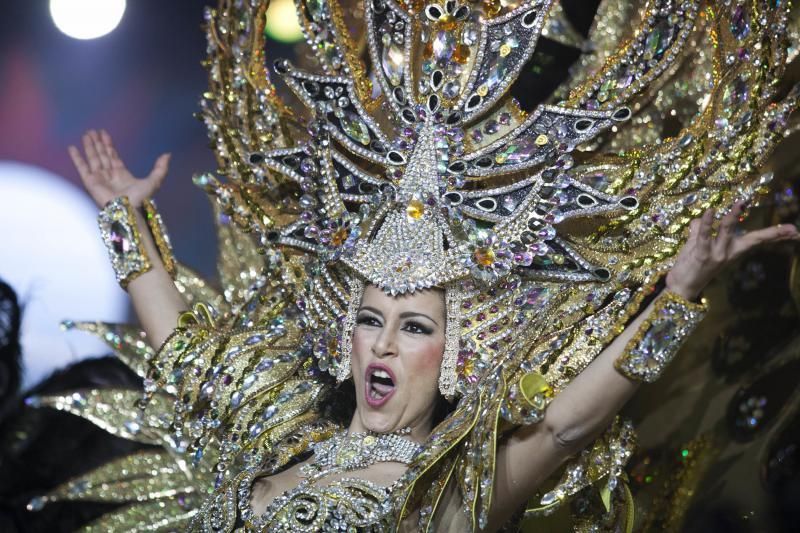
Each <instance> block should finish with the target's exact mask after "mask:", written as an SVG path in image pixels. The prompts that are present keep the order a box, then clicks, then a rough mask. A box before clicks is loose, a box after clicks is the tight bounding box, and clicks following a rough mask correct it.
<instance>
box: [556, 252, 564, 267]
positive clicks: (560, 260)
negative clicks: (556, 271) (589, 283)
mask: <svg viewBox="0 0 800 533" xmlns="http://www.w3.org/2000/svg"><path fill="white" fill-rule="evenodd" d="M564 260H565V259H564V256H563V255H561V254H555V255H554V256H553V262H554V263H555V264H557V265H563V264H564Z"/></svg>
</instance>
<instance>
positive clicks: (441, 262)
mask: <svg viewBox="0 0 800 533" xmlns="http://www.w3.org/2000/svg"><path fill="white" fill-rule="evenodd" d="M267 4H268V2H255V1H253V2H227V1H223V2H221V4H220V7H219V9H218V10H209V11H208V12H207V20H208V33H209V59H208V63H207V66H208V68H209V70H210V83H211V86H210V90H209V92H208V93H206V95H205V96H204V99H203V111H202V117H203V120H204V121H205V122H206V124H207V126H208V129H209V133H210V136H211V139H212V141H213V143H214V147H215V150H216V153H217V156H218V160H219V163H220V167H221V168H220V173H221V174H222V175H224V176H225V177H226V178H227V181H226V182H224V183H222V182H220V181H218V180H216V179H215V178H213V177H212V176H210V175H207V176H202V177H200V178H199V179H198V183H199V184H200V185H202V186H204V187H205V189H206V190H207V191H209V192H210V193H211V194H212V195H213V196H214V197H215V198H216V199H217V201H218V206H219V207H220V210H221V212H222V213H224V220H225V222H227V221H229V220H232V221H233V222H234V223H235V224H236V225H238V226H239V227H240V228H242V229H244V230H246V231H247V232H250V233H252V234H254V235H255V236H256V240H257V242H258V244H257V245H256V246H253V245H252V242H250V241H247V239H245V238H244V237H242V236H235V237H234V235H235V230H234V229H233V228H231V227H227V226H226V227H224V229H223V231H224V232H226V233H225V235H226V236H227V237H226V238H227V239H228V241H227V242H228V243H234V244H235V246H228V247H225V248H223V250H224V251H227V252H228V256H227V259H226V261H227V262H226V263H225V265H227V267H226V269H225V270H226V271H228V272H229V275H227V276H225V277H224V282H225V287H226V290H225V292H224V295H213V294H210V293H209V288H208V287H207V286H205V285H203V284H202V283H200V282H197V281H196V280H195V278H194V277H193V276H192V275H190V274H189V273H188V272H187V271H185V270H183V271H181V272H182V273H181V274H180V275H179V277H178V280H177V283H178V284H179V286H180V287H182V288H183V289H184V290H185V291H186V293H187V294H188V295H191V294H193V293H197V292H198V291H202V293H203V295H202V296H201V297H200V299H204V300H206V301H207V302H209V303H210V304H212V305H214V306H215V307H216V310H217V315H216V316H214V315H213V313H212V314H208V313H205V314H200V313H196V314H195V316H194V319H193V320H194V321H195V325H194V326H192V327H187V328H186V329H185V330H179V331H178V332H177V333H176V335H175V336H174V337H173V338H172V339H171V340H170V341H168V342H167V344H165V346H164V347H163V348H162V350H161V353H160V354H159V355H158V356H157V357H154V358H153V361H152V362H151V365H152V369H151V372H150V381H148V383H147V387H148V390H149V391H150V392H151V393H154V392H155V391H157V390H159V389H166V391H167V392H168V393H171V394H174V395H175V397H176V404H175V405H176V407H175V412H176V415H175V420H174V421H173V427H176V428H178V429H177V431H175V432H173V435H174V439H175V440H176V441H177V442H181V441H182V439H183V440H187V439H188V440H190V441H191V442H190V443H189V444H187V445H188V446H189V448H191V449H194V450H197V451H198V452H199V453H200V454H201V455H202V452H203V450H207V449H212V448H213V449H214V450H217V451H218V452H219V455H220V463H219V464H220V466H219V467H218V471H219V472H221V474H220V483H221V482H222V480H223V479H224V477H225V472H226V471H227V469H228V468H229V467H230V465H231V461H232V460H233V459H234V458H235V457H236V456H237V455H239V454H241V453H243V452H245V451H248V450H255V449H262V448H270V447H271V446H274V444H275V443H276V442H277V441H278V439H279V438H281V437H282V436H285V435H287V434H288V433H290V432H291V431H294V430H296V429H297V428H299V427H301V426H303V424H308V423H309V422H310V421H311V420H315V416H316V415H315V414H314V413H315V412H316V411H314V410H315V409H318V407H315V406H316V403H315V402H316V401H317V400H318V398H319V397H321V395H322V394H323V392H324V388H325V387H324V380H323V379H321V378H320V377H319V375H318V369H321V370H329V371H331V373H333V374H334V375H335V376H337V377H338V378H339V379H343V378H344V377H346V376H347V374H348V373H349V362H348V357H349V351H348V348H349V346H348V345H349V336H350V335H351V333H352V327H353V314H354V311H355V309H356V308H357V306H358V305H359V302H360V296H361V292H362V291H363V287H364V285H365V284H374V285H377V286H379V287H381V288H382V289H383V290H385V291H387V292H388V293H389V294H402V293H406V292H409V291H415V290H419V289H425V288H429V287H441V288H444V289H445V291H446V295H447V308H448V324H447V348H446V353H445V358H444V362H443V367H442V374H441V379H440V387H441V390H442V392H443V393H444V394H446V395H448V396H453V395H458V396H459V397H460V400H459V403H458V406H457V408H456V410H455V411H454V412H453V413H452V414H451V415H450V416H449V417H448V419H447V420H446V421H445V422H444V423H443V424H441V425H440V426H439V427H437V428H436V429H435V430H434V433H433V435H432V436H431V438H430V440H429V442H428V443H427V445H426V447H425V450H424V451H423V452H422V453H421V454H420V456H419V457H418V460H417V462H416V463H415V464H414V465H412V467H411V468H410V469H409V471H408V473H407V474H406V475H405V476H404V477H403V479H402V480H401V482H400V489H399V490H398V491H396V494H404V495H405V496H404V498H406V497H412V498H421V496H422V493H421V492H420V491H423V490H427V491H429V493H428V494H427V495H426V499H427V501H432V502H436V501H439V498H438V494H439V493H440V492H441V491H443V490H445V487H446V486H447V485H448V483H450V482H451V479H455V480H458V483H459V486H460V488H461V490H462V494H464V497H465V499H466V500H465V505H466V506H467V507H468V508H469V509H470V510H471V514H470V519H471V520H472V521H473V523H474V524H478V523H483V521H484V520H485V519H486V516H487V510H488V508H489V504H490V501H491V487H492V480H493V477H494V471H493V468H494V460H493V456H494V453H495V448H494V443H495V442H496V438H497V434H498V431H499V430H500V428H502V425H501V424H499V423H498V420H500V419H501V418H502V419H503V420H505V421H506V422H508V423H511V424H521V423H534V422H536V421H538V420H540V419H541V417H542V414H543V411H544V409H545V408H546V405H547V402H548V400H549V398H550V397H552V395H553V394H556V393H557V392H558V390H560V389H561V388H562V387H563V386H565V385H566V384H567V383H568V382H569V381H570V380H571V379H572V377H574V376H575V375H576V374H577V373H579V372H580V371H581V370H582V369H583V368H584V367H585V366H586V365H587V364H588V363H589V362H591V360H592V359H593V358H594V357H595V356H596V355H597V354H598V353H599V352H600V351H601V350H602V348H603V347H604V346H605V345H606V344H607V343H608V342H609V340H610V339H611V338H613V336H614V335H615V334H616V333H617V332H618V331H619V329H620V328H621V327H622V326H623V325H624V324H625V322H626V320H627V319H628V318H629V316H630V313H631V312H633V311H635V310H636V309H637V307H638V305H639V304H640V302H641V301H642V298H643V297H644V295H645V294H646V293H647V291H648V284H649V283H651V282H652V281H653V280H654V279H655V277H656V276H657V275H658V274H659V273H660V272H663V271H664V270H665V269H666V268H667V267H668V266H669V264H670V260H671V257H672V256H673V254H674V253H675V252H676V251H677V249H678V248H679V246H680V244H681V243H682V240H683V238H684V236H685V235H684V229H685V227H686V225H687V224H688V223H689V221H690V220H691V219H692V218H694V217H696V216H697V215H699V214H700V213H701V212H702V211H703V210H705V209H706V208H707V207H709V206H711V205H729V204H730V203H731V201H732V200H734V199H745V198H750V197H752V196H753V195H754V194H755V193H756V192H757V191H758V189H759V188H760V187H762V186H763V185H764V183H765V182H766V181H768V176H762V175H759V174H758V173H757V170H758V169H759V168H761V167H762V165H763V163H764V162H765V161H766V158H767V156H768V155H769V153H770V150H771V148H772V147H773V146H774V144H775V143H776V142H777V141H778V140H779V139H780V138H781V137H782V135H783V132H784V131H785V128H786V123H787V119H788V116H789V114H790V112H791V111H792V110H793V108H794V104H795V99H796V97H797V93H796V92H791V93H789V94H788V96H786V95H783V94H781V93H780V87H779V86H778V84H777V81H778V80H779V78H780V76H781V75H782V73H783V70H784V68H785V64H786V62H787V61H788V59H789V58H787V46H786V43H785V38H786V35H787V23H788V22H787V18H788V9H787V8H786V6H785V5H783V4H782V3H781V2H772V1H767V0H764V1H761V0H758V1H748V2H732V3H725V4H722V3H720V5H715V4H713V3H710V4H707V3H703V2H699V1H695V0H681V1H678V2H676V1H673V0H651V1H649V2H646V3H644V5H642V6H634V5H633V3H629V2H623V1H614V0H608V1H606V2H603V3H602V5H601V7H600V9H599V11H598V14H597V17H596V21H595V23H594V25H593V26H592V28H591V30H590V34H589V39H588V40H587V41H586V42H580V35H579V34H578V33H577V32H575V31H574V30H573V29H572V28H571V27H570V26H569V22H568V20H567V19H566V18H565V17H564V13H563V11H562V10H561V8H560V6H559V5H558V4H557V3H554V2H552V1H550V0H529V1H524V0H523V1H519V2H517V1H508V2H506V1H483V2H467V1H461V2H459V1H456V0H447V1H446V2H443V3H437V2H435V1H430V2H427V3H426V2H419V1H415V0H413V1H407V2H395V1H394V0H365V1H364V2H363V3H354V4H353V5H348V6H347V9H345V8H344V7H343V6H342V5H341V4H340V3H337V2H332V1H330V0H313V1H312V0H309V1H298V2H297V7H298V14H299V16H300V20H301V23H302V27H303V29H304V32H305V35H306V39H307V41H308V43H309V44H310V46H311V50H312V51H313V52H314V55H315V59H316V64H317V65H316V68H315V69H314V73H312V72H310V71H309V70H306V69H304V68H300V67H297V66H295V65H293V64H291V63H289V62H288V61H285V60H279V61H277V62H276V63H275V64H274V68H275V72H277V74H278V76H279V78H280V80H281V83H284V84H285V85H286V86H288V88H289V89H291V92H292V93H293V94H294V95H295V96H296V97H297V98H298V99H299V100H300V101H301V102H302V104H304V106H305V108H306V113H304V114H303V113H301V112H300V111H299V110H298V109H296V106H293V105H291V104H290V103H288V102H289V100H288V98H289V97H290V95H289V94H288V93H287V94H285V95H283V96H279V91H278V90H276V86H275V85H273V83H272V81H271V77H270V75H269V73H268V69H269V67H268V66H267V65H266V64H265V63H266V61H265V57H264V45H265V41H264V37H263V25H264V16H265V12H266V8H267ZM554 4H555V5H554ZM351 28H353V30H351ZM543 35H544V36H546V37H548V38H549V39H551V40H555V41H563V42H565V43H567V44H569V45H575V44H576V39H578V42H577V44H578V46H580V47H582V48H584V51H585V52H586V53H585V54H584V55H583V56H582V58H581V59H580V60H579V61H578V62H577V64H576V65H575V67H574V69H573V71H572V72H571V75H570V77H569V79H568V80H567V81H565V82H564V84H563V85H562V86H560V87H558V88H556V90H555V91H554V93H553V96H552V97H551V98H550V99H549V100H548V101H547V103H535V105H534V106H533V107H532V108H530V109H526V108H523V106H522V105H521V104H520V99H519V98H517V97H516V96H515V91H514V83H515V80H517V79H518V78H519V77H520V76H527V77H532V78H534V81H535V79H537V77H539V76H542V74H541V71H542V63H543V57H537V56H536V50H537V45H538V44H539V41H540V38H541V37H542V36H543ZM590 44H591V46H590ZM778 97H784V99H783V100H780V99H779V98H778ZM528 103H530V102H528ZM256 248H258V251H259V252H260V253H262V254H264V255H263V256H259V255H256V254H255V250H256ZM230 250H235V252H230ZM243 251H244V252H246V253H242V252H243ZM237 254H238V257H237ZM262 257H263V259H262ZM243 258H249V259H243ZM255 265H266V269H265V270H264V271H259V269H258V268H256V267H255ZM233 272H236V275H232V274H233ZM240 272H244V273H245V274H244V275H242V276H239V273H240ZM250 283H252V285H251V284H250ZM193 298H196V296H193ZM190 322H191V320H190ZM187 324H189V323H187ZM221 324H224V325H228V326H230V328H228V329H225V328H223V329H224V331H222V330H220V325H221ZM311 353H313V357H311ZM198 404H200V405H202V406H203V407H202V408H198V407H197V406H198ZM314 431H316V432H317V433H316V435H317V436H319V435H324V434H325V432H326V431H327V429H326V426H324V425H323V426H320V427H317V428H316V429H315V430H314ZM187 435H190V436H191V438H189V437H187ZM304 435H305V436H304V437H303V438H305V439H307V440H309V439H312V440H313V438H315V437H314V436H310V435H309V434H308V433H306V434H304ZM216 440H218V441H219V446H212V445H211V444H212V443H214V442H216ZM300 440H302V439H300ZM631 440H632V437H631V435H630V428H629V427H628V426H626V425H625V424H615V425H614V427H613V428H611V429H610V430H609V432H607V433H606V434H605V435H604V436H603V437H602V438H600V439H599V440H598V441H597V443H596V444H595V445H594V446H593V447H590V448H589V449H588V450H587V452H585V453H584V454H582V455H581V456H580V457H579V458H577V459H576V461H575V462H573V463H572V464H571V465H570V466H568V468H567V473H566V474H565V476H564V478H563V479H562V482H560V483H559V484H558V485H557V487H556V488H555V489H554V490H553V491H551V492H549V493H548V494H546V495H545V496H544V498H542V502H541V504H542V507H541V508H540V509H539V511H548V510H549V509H552V508H553V507H555V506H556V505H558V504H559V503H560V502H561V501H562V500H564V499H565V498H567V497H569V496H571V495H574V494H576V493H578V492H579V491H580V490H582V489H583V488H585V487H587V486H588V485H589V484H591V483H593V482H595V481H597V480H599V479H601V478H604V477H608V479H609V481H608V483H607V488H608V489H609V490H611V491H614V490H615V489H616V487H617V480H618V479H619V476H620V475H621V472H622V466H623V465H624V463H625V460H626V459H627V457H628V455H629V454H630V447H631ZM204 460H205V459H204ZM422 476H428V477H430V478H432V479H433V480H434V481H436V482H434V483H427V484H426V483H418V481H419V479H420V478H421V477H422ZM406 502H407V500H406V499H403V500H402V501H398V502H395V503H396V504H397V508H398V509H400V512H401V513H402V510H403V509H405V507H406ZM432 516H433V510H431V509H429V508H426V507H423V508H422V521H423V522H425V520H430V519H431V517H432Z"/></svg>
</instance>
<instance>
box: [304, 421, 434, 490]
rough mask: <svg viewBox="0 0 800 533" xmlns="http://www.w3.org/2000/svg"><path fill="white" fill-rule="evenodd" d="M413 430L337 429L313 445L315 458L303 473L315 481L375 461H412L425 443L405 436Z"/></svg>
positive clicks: (356, 468)
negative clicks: (332, 434)
mask: <svg viewBox="0 0 800 533" xmlns="http://www.w3.org/2000/svg"><path fill="white" fill-rule="evenodd" d="M409 433H410V430H407V429H401V430H399V431H397V432H394V433H374V432H371V431H369V432H365V433H348V432H347V431H346V430H345V431H342V432H341V433H337V434H336V435H334V436H333V437H331V438H330V439H328V440H324V441H322V442H318V443H316V444H315V445H314V447H313V449H314V457H313V459H312V461H311V462H310V463H308V464H305V465H303V466H301V467H300V473H301V475H302V476H303V477H305V478H306V479H307V480H308V481H310V482H314V481H317V480H318V479H321V478H323V477H325V476H328V475H330V474H334V473H338V472H350V471H353V470H361V469H364V468H367V467H368V466H370V465H373V464H375V463H403V464H406V465H407V464H409V463H410V462H411V461H412V460H413V459H414V457H415V456H416V455H417V453H418V452H419V450H420V449H422V446H420V445H419V444H417V443H416V442H414V441H412V440H411V439H409V438H407V437H405V436H404V435H408V434H409Z"/></svg>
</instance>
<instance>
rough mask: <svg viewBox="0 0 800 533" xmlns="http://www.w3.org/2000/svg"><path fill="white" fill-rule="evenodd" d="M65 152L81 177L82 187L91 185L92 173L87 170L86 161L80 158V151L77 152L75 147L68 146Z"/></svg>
mask: <svg viewBox="0 0 800 533" xmlns="http://www.w3.org/2000/svg"><path fill="white" fill-rule="evenodd" d="M67 152H68V153H69V157H70V159H72V164H73V165H75V168H76V169H78V174H79V175H80V177H81V181H82V182H83V185H84V186H86V187H87V188H88V186H89V185H91V184H92V183H93V180H92V172H91V170H90V169H89V165H88V164H86V161H85V160H84V159H83V157H82V156H81V152H80V150H78V149H77V148H76V147H75V146H70V147H69V148H67Z"/></svg>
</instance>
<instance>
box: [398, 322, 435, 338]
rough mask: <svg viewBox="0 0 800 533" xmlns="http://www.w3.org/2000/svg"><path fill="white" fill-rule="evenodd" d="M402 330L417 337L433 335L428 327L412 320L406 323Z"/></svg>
mask: <svg viewBox="0 0 800 533" xmlns="http://www.w3.org/2000/svg"><path fill="white" fill-rule="evenodd" d="M403 329H404V330H406V331H408V332H409V333H415V334H419V335H430V334H431V333H433V330H432V329H431V328H429V327H428V326H426V325H424V324H421V323H419V322H415V321H413V320H411V321H408V322H406V323H405V326H403Z"/></svg>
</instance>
